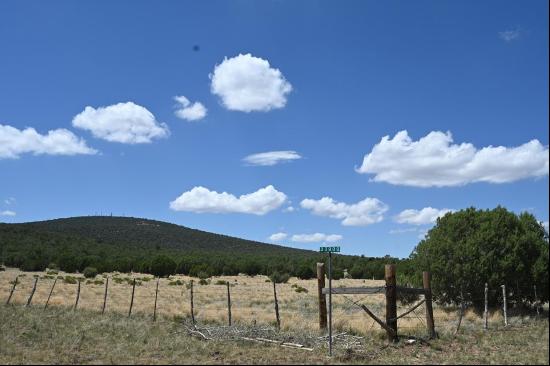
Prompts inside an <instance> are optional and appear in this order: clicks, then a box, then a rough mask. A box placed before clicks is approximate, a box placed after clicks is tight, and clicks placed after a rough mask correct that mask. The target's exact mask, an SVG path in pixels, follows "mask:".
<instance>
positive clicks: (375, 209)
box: [300, 197, 388, 226]
mask: <svg viewBox="0 0 550 366" xmlns="http://www.w3.org/2000/svg"><path fill="white" fill-rule="evenodd" d="M300 206H301V207H302V208H304V209H307V210H311V212H312V213H313V214H315V215H318V216H328V217H330V218H333V219H338V220H342V225H345V226H367V225H370V224H374V223H378V222H380V221H382V220H383V219H384V213H385V212H386V211H387V210H388V206H387V205H386V204H385V203H383V202H382V201H380V200H379V199H377V198H370V197H367V198H365V199H364V200H362V201H359V202H357V203H354V204H347V203H343V202H337V201H335V200H333V199H332V198H330V197H323V198H321V199H320V200H313V199H305V200H303V201H302V202H300Z"/></svg>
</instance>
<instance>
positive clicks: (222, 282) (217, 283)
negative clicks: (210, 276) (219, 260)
mask: <svg viewBox="0 0 550 366" xmlns="http://www.w3.org/2000/svg"><path fill="white" fill-rule="evenodd" d="M214 284H215V285H223V286H225V285H227V281H223V280H217V281H216V283H214Z"/></svg>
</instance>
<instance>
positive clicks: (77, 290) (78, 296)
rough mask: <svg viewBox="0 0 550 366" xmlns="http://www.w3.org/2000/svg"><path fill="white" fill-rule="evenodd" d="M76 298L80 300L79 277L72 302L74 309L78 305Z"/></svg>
mask: <svg viewBox="0 0 550 366" xmlns="http://www.w3.org/2000/svg"><path fill="white" fill-rule="evenodd" d="M78 300H80V279H79V280H78V287H77V289H76V301H75V302H74V309H73V310H76V308H77V306H78Z"/></svg>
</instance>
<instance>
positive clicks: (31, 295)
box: [25, 277, 38, 306]
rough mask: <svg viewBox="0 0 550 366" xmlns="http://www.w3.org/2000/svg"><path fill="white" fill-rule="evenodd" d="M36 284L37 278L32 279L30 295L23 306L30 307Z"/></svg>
mask: <svg viewBox="0 0 550 366" xmlns="http://www.w3.org/2000/svg"><path fill="white" fill-rule="evenodd" d="M37 282H38V277H35V278H34V285H33V286H32V291H31V294H30V296H29V299H28V300H27V305H25V306H30V304H31V301H32V297H33V296H34V292H35V291H36V283H37Z"/></svg>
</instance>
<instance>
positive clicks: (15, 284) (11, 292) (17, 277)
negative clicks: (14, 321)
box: [6, 276, 19, 305]
mask: <svg viewBox="0 0 550 366" xmlns="http://www.w3.org/2000/svg"><path fill="white" fill-rule="evenodd" d="M18 279H19V276H16V277H15V280H14V281H13V287H12V288H11V291H10V296H8V301H6V305H9V304H10V301H11V297H12V296H13V292H14V291H15V286H17V281H18Z"/></svg>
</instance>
